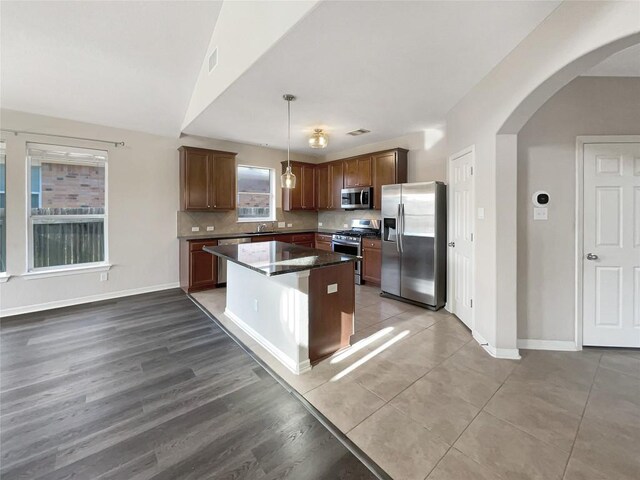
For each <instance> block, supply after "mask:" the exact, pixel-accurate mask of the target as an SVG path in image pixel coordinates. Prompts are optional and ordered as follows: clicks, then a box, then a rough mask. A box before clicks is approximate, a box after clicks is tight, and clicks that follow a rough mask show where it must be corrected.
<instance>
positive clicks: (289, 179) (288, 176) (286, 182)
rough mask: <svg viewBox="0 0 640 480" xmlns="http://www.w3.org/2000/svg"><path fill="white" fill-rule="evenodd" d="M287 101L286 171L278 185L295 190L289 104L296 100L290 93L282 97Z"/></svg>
mask: <svg viewBox="0 0 640 480" xmlns="http://www.w3.org/2000/svg"><path fill="white" fill-rule="evenodd" d="M282 98H284V99H285V100H286V101H287V125H288V129H287V169H286V170H285V172H284V173H283V174H282V176H281V177H280V185H281V186H282V188H289V189H290V188H296V176H295V175H294V174H293V172H292V171H291V157H290V151H291V102H292V101H294V100H295V99H296V97H294V96H293V95H291V94H290V93H287V94H285V95H283V96H282Z"/></svg>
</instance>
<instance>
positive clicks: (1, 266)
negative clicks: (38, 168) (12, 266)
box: [0, 142, 7, 272]
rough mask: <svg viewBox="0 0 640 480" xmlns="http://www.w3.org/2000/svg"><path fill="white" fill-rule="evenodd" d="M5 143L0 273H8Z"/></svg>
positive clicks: (0, 161) (0, 163) (0, 160)
mask: <svg viewBox="0 0 640 480" xmlns="http://www.w3.org/2000/svg"><path fill="white" fill-rule="evenodd" d="M6 158H7V156H6V150H5V143H4V142H0V272H6V271H7V229H6V227H5V223H6V222H5V218H6V213H5V212H6V202H7V192H6V190H7V170H6V168H7V167H6Z"/></svg>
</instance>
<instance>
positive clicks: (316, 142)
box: [309, 128, 329, 148]
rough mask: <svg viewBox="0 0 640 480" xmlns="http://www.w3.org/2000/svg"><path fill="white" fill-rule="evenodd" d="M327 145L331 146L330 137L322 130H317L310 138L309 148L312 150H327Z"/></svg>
mask: <svg viewBox="0 0 640 480" xmlns="http://www.w3.org/2000/svg"><path fill="white" fill-rule="evenodd" d="M327 145H329V136H328V135H327V134H326V133H325V132H324V131H322V129H321V128H316V129H315V130H314V131H313V133H312V134H311V137H310V138H309V146H310V147H311V148H326V146H327Z"/></svg>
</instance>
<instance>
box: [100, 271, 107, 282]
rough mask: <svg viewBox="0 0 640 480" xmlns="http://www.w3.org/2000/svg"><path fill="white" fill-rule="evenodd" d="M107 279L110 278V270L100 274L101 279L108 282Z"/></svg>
mask: <svg viewBox="0 0 640 480" xmlns="http://www.w3.org/2000/svg"><path fill="white" fill-rule="evenodd" d="M107 280H109V272H102V273H101V274H100V281H101V282H106V281H107Z"/></svg>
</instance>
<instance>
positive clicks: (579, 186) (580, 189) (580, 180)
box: [574, 135, 640, 350]
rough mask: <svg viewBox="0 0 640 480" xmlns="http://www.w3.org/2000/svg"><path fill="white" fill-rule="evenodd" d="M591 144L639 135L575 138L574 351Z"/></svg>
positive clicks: (578, 344)
mask: <svg viewBox="0 0 640 480" xmlns="http://www.w3.org/2000/svg"><path fill="white" fill-rule="evenodd" d="M592 143H640V135H579V136H577V137H576V209H575V222H576V232H575V246H576V249H575V251H576V256H575V280H576V291H575V312H576V313H575V338H574V340H575V349H576V350H582V333H583V332H582V329H583V323H584V312H583V308H582V306H583V299H584V295H583V293H584V290H583V289H584V271H583V270H584V269H583V267H582V265H583V257H584V147H585V145H589V144H592Z"/></svg>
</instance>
